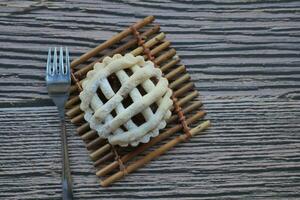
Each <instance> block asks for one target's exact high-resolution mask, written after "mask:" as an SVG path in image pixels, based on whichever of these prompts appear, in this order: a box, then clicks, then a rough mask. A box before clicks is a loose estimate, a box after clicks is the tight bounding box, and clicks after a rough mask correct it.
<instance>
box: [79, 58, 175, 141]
mask: <svg viewBox="0 0 300 200" xmlns="http://www.w3.org/2000/svg"><path fill="white" fill-rule="evenodd" d="M125 69H126V70H130V72H131V73H132V75H131V76H129V75H128V74H127V73H126V72H125ZM112 74H115V75H116V77H115V78H117V79H118V80H119V81H120V85H121V86H120V88H119V89H118V90H117V91H116V92H115V91H114V90H113V88H112V86H111V84H110V82H109V81H108V77H109V76H111V75H112ZM151 78H155V80H157V84H156V85H155V84H154V83H153V81H152V80H151ZM139 85H140V86H141V87H142V90H143V91H144V92H146V93H145V94H141V91H139V90H138V88H137V86H139ZM82 87H83V91H82V92H81V93H80V95H79V97H80V99H81V104H80V108H81V110H83V111H85V115H84V119H85V120H86V121H87V122H89V124H90V127H91V128H92V129H94V130H96V131H97V132H98V135H99V136H100V137H102V138H107V139H108V141H109V143H110V144H112V145H117V144H118V145H121V146H127V145H128V144H131V145H132V146H137V145H138V144H139V142H142V143H147V142H149V140H150V137H155V136H157V135H158V134H159V130H160V129H163V128H165V126H166V121H165V120H166V119H168V118H170V116H171V111H170V108H171V106H172V100H171V99H170V97H171V95H172V91H171V90H170V89H169V88H168V80H167V79H166V78H163V77H162V72H161V70H160V69H158V68H155V67H154V64H153V63H152V62H151V61H147V62H146V61H145V60H144V58H143V57H142V56H137V57H134V56H133V55H132V54H126V55H125V56H122V55H120V54H116V55H114V56H113V57H112V58H111V57H106V58H104V59H103V61H102V63H97V64H95V66H94V69H93V70H91V71H89V72H88V73H87V77H86V79H84V81H83V83H82ZM98 88H100V90H101V93H102V94H103V96H105V98H106V99H105V100H107V102H103V101H102V100H101V99H100V98H99V97H98V95H97V90H98ZM127 96H130V99H131V101H132V104H131V105H129V106H128V107H127V108H125V107H124V105H123V103H122V101H124V99H125V98H126V97H127ZM154 103H155V104H156V105H157V109H155V112H153V110H152V109H151V107H150V106H151V105H153V104H154ZM112 111H115V112H116V115H115V116H112V114H111V112H112ZM138 113H141V114H142V115H140V117H143V118H144V119H145V122H144V123H143V124H140V125H137V124H136V123H135V122H134V121H133V120H132V119H131V118H132V117H134V116H135V115H137V114H138ZM122 125H124V128H123V129H126V131H124V130H123V129H122V128H121V126H122Z"/></svg>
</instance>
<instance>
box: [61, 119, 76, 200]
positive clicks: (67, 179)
mask: <svg viewBox="0 0 300 200" xmlns="http://www.w3.org/2000/svg"><path fill="white" fill-rule="evenodd" d="M61 150H62V189H63V200H73V189H72V179H71V171H70V164H69V154H68V143H67V132H66V124H65V120H64V118H61Z"/></svg>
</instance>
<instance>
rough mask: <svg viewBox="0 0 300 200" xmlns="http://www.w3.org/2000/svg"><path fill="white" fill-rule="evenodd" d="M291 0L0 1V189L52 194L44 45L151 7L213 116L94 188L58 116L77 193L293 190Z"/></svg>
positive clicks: (276, 194) (297, 26)
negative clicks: (185, 138)
mask: <svg viewBox="0 0 300 200" xmlns="http://www.w3.org/2000/svg"><path fill="white" fill-rule="evenodd" d="M299 11H300V3H299V1H296V0H295V1H291V0H289V1H241V0H234V1H219V0H212V1H209V0H208V1H206V0H204V1H183V0H173V1H162V2H161V1H154V0H147V1H126V0H124V1H106V0H105V1H97V0H87V1H80V0H72V1H65V2H63V3H62V2H60V1H22V2H19V1H8V0H2V1H0V77H1V78H0V135H1V136H0V155H1V156H0V199H5V200H6V199H14V200H17V199H26V200H29V199H51V200H52V199H61V186H60V172H61V169H60V143H59V141H60V138H59V135H58V133H59V123H58V118H57V116H56V110H55V107H54V106H53V104H52V102H51V100H50V99H49V97H48V96H47V92H46V88H45V82H44V69H45V66H44V65H45V59H46V54H47V47H48V46H55V45H66V46H68V47H69V48H70V50H71V52H72V57H73V58H75V57H77V56H79V55H81V54H82V53H84V52H85V51H87V50H89V49H90V48H92V47H94V46H96V45H97V44H99V43H101V42H103V41H105V40H106V39H108V38H110V37H111V36H112V35H113V34H115V33H117V32H119V31H120V30H122V29H123V28H125V27H127V26H128V25H130V24H132V23H133V22H135V21H137V20H138V19H141V18H143V17H144V16H146V15H149V14H152V15H155V16H156V18H157V22H158V23H160V24H161V27H162V30H163V31H164V32H166V33H167V38H168V40H170V41H171V42H172V46H173V47H175V48H176V50H177V52H178V54H179V55H180V56H181V58H182V60H183V63H184V64H185V65H186V66H187V69H188V71H189V72H190V73H191V76H192V79H193V80H194V81H195V82H196V87H197V89H198V90H199V91H200V94H201V95H202V99H201V100H202V101H203V102H204V105H205V110H206V111H207V112H208V116H207V118H208V119H210V120H211V121H212V123H213V127H212V128H211V129H210V130H208V131H206V134H205V135H201V136H197V137H195V138H192V140H191V141H190V142H189V143H184V144H180V145H179V146H178V147H176V148H174V149H172V150H171V151H169V152H168V153H167V154H165V155H163V156H161V157H160V158H158V159H156V160H154V161H153V162H151V163H150V164H148V165H147V166H146V167H144V168H142V169H140V170H138V171H137V172H135V173H133V174H130V175H129V176H127V177H126V178H125V179H123V180H122V181H120V182H118V183H116V184H114V185H113V186H112V187H109V188H101V187H100V186H99V182H98V178H97V177H96V176H95V175H94V174H95V169H94V167H93V166H92V162H91V161H90V158H89V157H88V152H87V151H86V149H85V147H84V145H83V143H82V141H81V139H80V138H79V137H78V136H77V135H76V134H75V127H74V126H73V125H72V124H70V123H68V127H67V128H68V132H69V133H70V134H69V141H70V145H69V146H70V147H69V149H70V152H71V158H70V160H71V168H72V173H73V178H74V193H75V194H74V195H75V197H76V199H89V200H90V199H91V200H92V199H104V198H111V199H141V198H143V199H175V198H180V199H259V198H260V199H299V198H300V193H299V190H300V159H299V157H300V150H299V149H300V135H299V132H300V125H299V124H300V103H299V100H300V89H299V87H300V67H299V64H300V51H299V50H300V45H299V44H300V34H299V30H300V23H299V21H300V15H299Z"/></svg>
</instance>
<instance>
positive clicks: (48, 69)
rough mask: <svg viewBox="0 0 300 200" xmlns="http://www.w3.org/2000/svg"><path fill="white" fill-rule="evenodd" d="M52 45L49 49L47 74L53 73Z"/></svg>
mask: <svg viewBox="0 0 300 200" xmlns="http://www.w3.org/2000/svg"><path fill="white" fill-rule="evenodd" d="M51 66H52V65H51V47H50V48H49V50H48V57H47V66H46V73H47V75H51Z"/></svg>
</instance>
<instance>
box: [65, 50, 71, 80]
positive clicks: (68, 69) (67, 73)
mask: <svg viewBox="0 0 300 200" xmlns="http://www.w3.org/2000/svg"><path fill="white" fill-rule="evenodd" d="M65 62H66V65H65V67H66V70H65V72H66V75H67V76H70V56H69V50H68V47H66V61H65Z"/></svg>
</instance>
